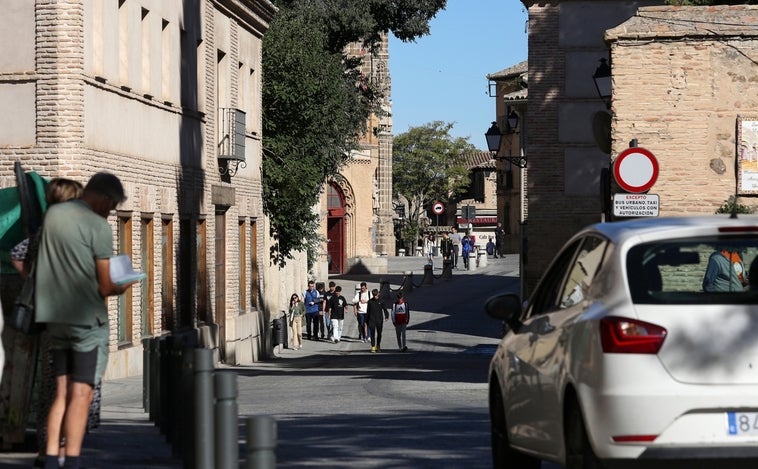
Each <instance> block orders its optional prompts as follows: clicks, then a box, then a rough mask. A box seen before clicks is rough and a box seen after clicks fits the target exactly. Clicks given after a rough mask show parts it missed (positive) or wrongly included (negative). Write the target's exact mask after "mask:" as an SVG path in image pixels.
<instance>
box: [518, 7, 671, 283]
mask: <svg viewBox="0 0 758 469" xmlns="http://www.w3.org/2000/svg"><path fill="white" fill-rule="evenodd" d="M522 3H523V4H524V6H525V7H526V8H527V9H528V14H529V23H528V27H529V43H528V46H529V51H528V63H529V113H528V114H527V116H526V118H525V119H523V120H524V121H525V127H524V128H525V129H528V131H527V132H526V135H525V137H524V139H523V143H524V150H525V153H526V156H527V158H528V162H529V163H528V177H527V189H526V193H527V194H528V201H527V213H528V216H527V220H526V225H525V226H524V227H523V228H524V237H525V239H526V245H527V246H528V248H527V251H526V252H524V253H523V255H525V256H526V257H527V259H528V264H527V265H526V268H525V269H522V272H521V277H522V282H523V283H524V284H525V285H526V287H527V290H529V291H531V289H533V288H534V286H535V285H536V283H537V281H538V280H539V278H540V276H541V275H542V273H543V272H544V270H545V269H546V268H547V265H548V263H549V262H550V260H551V259H552V257H553V256H554V255H555V254H556V251H557V250H558V248H559V247H560V246H561V245H562V244H563V242H565V241H566V240H567V239H568V238H569V237H570V236H571V235H572V234H574V233H575V232H576V231H578V230H579V229H580V228H581V227H583V226H585V225H588V224H590V223H594V222H597V221H600V220H601V218H602V203H601V195H600V194H601V193H600V188H601V184H600V180H601V174H602V173H603V169H607V168H608V165H609V163H610V159H611V155H610V154H609V153H608V152H607V151H606V148H604V145H602V144H601V143H602V142H599V140H602V138H603V136H604V134H607V133H609V132H610V130H609V129H607V127H608V126H610V115H609V113H608V110H607V108H606V106H605V103H604V102H603V101H602V100H601V99H600V98H599V97H598V93H597V90H596V89H595V84H594V82H593V79H592V76H593V73H594V72H595V70H596V69H597V67H598V65H599V59H601V58H602V59H606V60H609V59H610V54H609V49H608V45H607V44H606V43H605V41H604V34H605V31H606V30H607V29H611V28H613V27H615V26H617V25H619V24H621V23H623V22H624V21H626V20H627V19H629V18H631V17H632V16H633V15H634V14H635V13H636V11H637V9H638V8H639V7H642V6H649V5H660V4H662V3H663V1H648V0H640V1H621V0H550V1H536V0H522ZM639 89H640V87H639V86H635V91H634V92H638V91H639ZM616 148H618V145H617V146H616Z"/></svg>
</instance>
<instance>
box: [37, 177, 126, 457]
mask: <svg viewBox="0 0 758 469" xmlns="http://www.w3.org/2000/svg"><path fill="white" fill-rule="evenodd" d="M124 200H126V195H125V193H124V188H123V186H122V185H121V181H119V179H118V178H117V177H116V176H114V175H113V174H110V173H97V174H95V175H94V176H92V177H91V178H90V180H89V182H87V185H86V186H85V187H84V190H83V192H82V195H81V197H80V198H79V199H76V200H69V201H67V202H63V203H59V204H55V205H53V206H52V207H50V208H49V209H48V210H47V212H46V214H45V218H44V221H43V224H42V232H41V235H40V241H39V251H38V254H37V258H36V261H35V267H34V269H35V298H34V300H35V314H36V320H37V322H39V323H45V324H46V329H47V333H48V334H49V337H50V349H51V355H52V360H53V368H54V374H55V379H56V388H55V397H54V400H53V403H52V405H51V407H50V411H49V412H48V416H47V445H46V460H45V467H46V468H56V469H57V468H58V467H59V463H58V457H59V455H60V454H59V453H60V440H61V436H62V434H63V429H65V437H66V446H65V450H64V453H65V465H64V467H66V468H74V469H78V468H79V467H80V455H81V449H82V442H83V440H84V433H85V430H86V427H87V417H88V411H89V407H90V403H91V402H92V396H93V389H94V387H95V386H96V385H97V384H98V383H100V380H101V378H102V376H103V373H104V372H105V367H106V364H107V361H108V345H109V338H110V324H109V319H108V307H107V302H106V301H103V299H104V298H106V297H108V296H113V295H120V294H121V293H124V292H125V291H126V290H127V289H128V288H129V287H131V286H132V285H133V284H134V283H136V280H135V281H132V282H128V283H123V284H115V283H113V281H112V280H111V277H110V258H111V256H112V255H113V231H112V229H111V226H110V224H109V223H108V220H107V218H108V215H109V214H110V212H111V211H112V210H114V209H115V208H116V207H117V206H118V205H119V204H120V203H122V202H123V201H124Z"/></svg>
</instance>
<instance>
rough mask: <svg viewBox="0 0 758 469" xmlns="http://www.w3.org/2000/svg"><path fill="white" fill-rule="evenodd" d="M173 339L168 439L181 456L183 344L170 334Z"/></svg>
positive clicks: (176, 454) (167, 426)
mask: <svg viewBox="0 0 758 469" xmlns="http://www.w3.org/2000/svg"><path fill="white" fill-rule="evenodd" d="M169 338H171V339H172V340H171V341H170V342H169V343H170V349H169V358H168V366H169V368H168V383H169V384H168V394H169V397H168V409H167V410H168V412H167V414H166V415H167V419H168V421H167V424H166V440H167V441H168V442H169V443H171V451H172V454H173V455H174V456H175V457H179V456H181V447H180V442H179V440H180V436H179V432H180V430H181V428H182V427H181V426H180V425H179V420H180V418H181V417H180V413H181V411H182V408H181V403H182V401H181V400H180V397H181V388H180V385H181V379H182V348H181V346H182V344H181V339H180V338H179V337H177V336H169Z"/></svg>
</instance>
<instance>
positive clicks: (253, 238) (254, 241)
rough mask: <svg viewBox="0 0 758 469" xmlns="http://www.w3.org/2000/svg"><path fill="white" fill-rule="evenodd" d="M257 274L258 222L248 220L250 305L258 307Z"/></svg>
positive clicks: (258, 289) (258, 286)
mask: <svg viewBox="0 0 758 469" xmlns="http://www.w3.org/2000/svg"><path fill="white" fill-rule="evenodd" d="M259 278H260V277H259V275H258V223H257V222H256V220H255V219H253V220H250V306H251V307H252V308H255V309H257V308H258V298H259V296H260V293H259V292H260V285H259V284H258V280H259Z"/></svg>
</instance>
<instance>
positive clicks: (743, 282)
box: [703, 246, 748, 292]
mask: <svg viewBox="0 0 758 469" xmlns="http://www.w3.org/2000/svg"><path fill="white" fill-rule="evenodd" d="M746 277H747V276H746V275H745V263H744V262H743V261H742V256H741V255H740V253H739V252H737V251H736V250H735V249H734V248H733V247H729V246H722V247H721V248H720V249H717V250H716V251H714V252H713V253H712V254H711V255H710V257H709V258H708V265H707V266H706V269H705V275H704V276H703V291H706V292H741V291H744V290H745V287H746V286H747V284H748V279H747V278H746Z"/></svg>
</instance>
